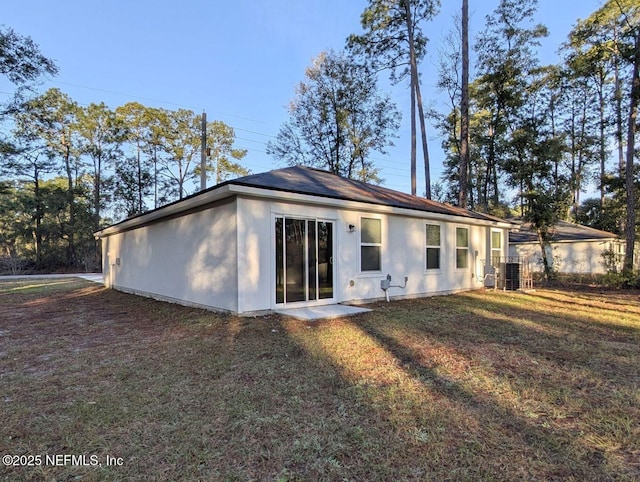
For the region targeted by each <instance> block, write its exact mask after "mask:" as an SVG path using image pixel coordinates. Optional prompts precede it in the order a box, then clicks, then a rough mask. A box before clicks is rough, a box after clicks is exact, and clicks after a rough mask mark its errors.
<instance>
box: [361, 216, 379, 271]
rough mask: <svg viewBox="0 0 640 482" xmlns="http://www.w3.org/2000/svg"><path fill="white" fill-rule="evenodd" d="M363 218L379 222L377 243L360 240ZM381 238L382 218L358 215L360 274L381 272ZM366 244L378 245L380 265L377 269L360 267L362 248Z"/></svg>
mask: <svg viewBox="0 0 640 482" xmlns="http://www.w3.org/2000/svg"><path fill="white" fill-rule="evenodd" d="M364 219H370V220H373V221H378V222H379V223H380V242H379V243H367V242H364V241H363V240H362V222H363V220H364ZM382 240H383V235H382V218H379V217H376V216H360V230H359V239H358V241H359V246H358V265H359V271H360V274H363V275H368V274H375V275H378V274H379V273H382ZM366 246H373V247H378V248H379V259H380V266H379V269H377V270H372V269H370V270H363V269H362V248H363V247H366Z"/></svg>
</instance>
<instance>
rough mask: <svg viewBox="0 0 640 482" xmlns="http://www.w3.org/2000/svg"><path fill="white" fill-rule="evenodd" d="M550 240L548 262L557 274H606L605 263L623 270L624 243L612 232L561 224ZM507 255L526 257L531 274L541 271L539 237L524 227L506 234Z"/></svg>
mask: <svg viewBox="0 0 640 482" xmlns="http://www.w3.org/2000/svg"><path fill="white" fill-rule="evenodd" d="M552 239H553V241H552V242H551V245H550V246H549V247H548V248H547V259H548V260H549V261H550V262H553V267H554V270H555V271H557V272H558V273H566V274H605V273H607V263H613V265H614V266H615V267H616V269H618V270H620V269H621V267H622V259H623V257H624V241H622V240H620V238H618V236H616V235H615V234H613V233H609V232H606V231H600V230H598V229H593V228H590V227H587V226H581V225H579V224H573V223H569V222H566V221H560V222H559V223H558V224H557V225H556V226H555V228H554V231H553V238H552ZM605 254H606V255H607V258H606V260H607V261H606V260H605V256H603V255H605ZM509 255H510V256H521V257H525V258H529V259H530V260H531V267H532V269H533V270H534V271H538V272H541V271H543V266H542V251H541V248H540V244H539V243H538V237H537V235H536V233H535V232H534V231H533V230H532V229H531V227H530V226H528V225H526V224H525V225H521V227H520V229H519V230H517V231H512V232H511V233H509Z"/></svg>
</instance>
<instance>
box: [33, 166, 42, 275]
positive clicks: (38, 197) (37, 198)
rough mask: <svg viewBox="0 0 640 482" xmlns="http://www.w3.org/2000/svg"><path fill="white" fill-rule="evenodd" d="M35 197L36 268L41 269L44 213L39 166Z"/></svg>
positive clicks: (34, 183) (36, 171)
mask: <svg viewBox="0 0 640 482" xmlns="http://www.w3.org/2000/svg"><path fill="white" fill-rule="evenodd" d="M33 197H34V202H35V205H36V268H37V269H40V268H42V218H43V216H44V213H43V206H42V193H41V192H40V174H39V172H38V168H36V169H35V172H34V176H33Z"/></svg>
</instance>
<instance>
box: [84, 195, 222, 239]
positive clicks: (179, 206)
mask: <svg viewBox="0 0 640 482" xmlns="http://www.w3.org/2000/svg"><path fill="white" fill-rule="evenodd" d="M230 188H231V185H229V184H223V185H220V186H218V188H217V189H213V190H210V191H205V192H202V193H201V194H200V195H198V196H193V197H190V198H187V199H184V200H182V201H181V202H178V203H173V204H168V205H167V206H163V207H161V208H158V209H155V210H153V211H150V212H148V213H144V214H141V215H139V216H136V217H133V218H129V219H125V220H124V221H121V222H119V223H117V224H113V225H111V226H108V227H106V228H104V229H101V230H100V231H96V232H95V233H94V234H93V235H94V237H95V238H96V239H100V238H104V237H106V236H111V235H113V234H118V233H120V232H122V231H128V230H131V229H134V228H137V227H139V226H143V225H145V224H149V223H151V222H154V221H159V220H161V219H164V218H166V217H169V216H175V215H176V214H180V213H181V212H184V211H189V210H191V209H195V208H198V207H200V206H203V205H205V204H210V203H212V202H215V201H219V200H220V199H224V198H227V197H230V196H232V195H233V192H232V190H231V189H230Z"/></svg>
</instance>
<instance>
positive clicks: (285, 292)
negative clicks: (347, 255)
mask: <svg viewBox="0 0 640 482" xmlns="http://www.w3.org/2000/svg"><path fill="white" fill-rule="evenodd" d="M275 251H276V252H275V278H276V279H275V288H276V289H275V291H276V292H275V297H276V303H292V302H297V301H316V300H319V299H331V298H333V275H334V273H333V223H332V222H330V221H316V220H315V219H294V218H286V217H277V218H275Z"/></svg>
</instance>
